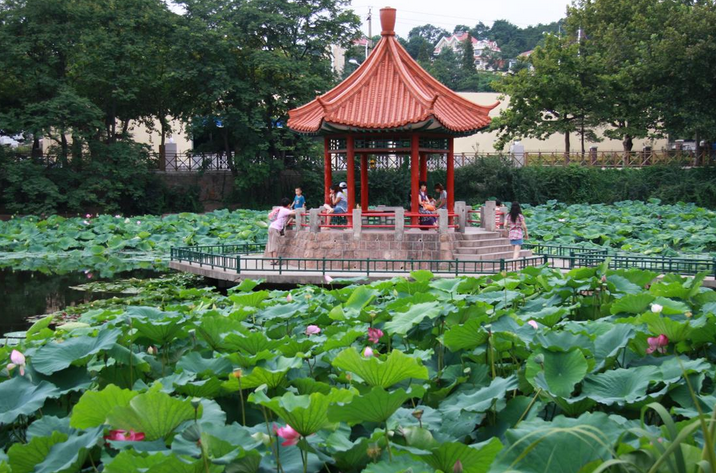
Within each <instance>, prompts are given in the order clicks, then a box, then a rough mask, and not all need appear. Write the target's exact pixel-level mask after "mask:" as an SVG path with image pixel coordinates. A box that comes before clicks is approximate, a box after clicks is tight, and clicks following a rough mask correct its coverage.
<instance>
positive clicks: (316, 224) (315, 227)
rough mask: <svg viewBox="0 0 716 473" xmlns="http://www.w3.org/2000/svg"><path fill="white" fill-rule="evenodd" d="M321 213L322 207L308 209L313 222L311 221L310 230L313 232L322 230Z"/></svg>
mask: <svg viewBox="0 0 716 473" xmlns="http://www.w3.org/2000/svg"><path fill="white" fill-rule="evenodd" d="M319 213H321V210H320V209H311V210H309V211H308V215H310V217H311V222H310V224H311V227H310V232H311V233H318V232H319V231H320V230H321V221H320V218H321V217H319V216H318V214H319Z"/></svg>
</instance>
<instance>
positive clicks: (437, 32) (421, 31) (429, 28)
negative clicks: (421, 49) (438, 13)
mask: <svg viewBox="0 0 716 473" xmlns="http://www.w3.org/2000/svg"><path fill="white" fill-rule="evenodd" d="M415 36H419V37H421V38H424V39H425V40H426V41H427V42H428V43H430V44H431V45H432V46H435V45H436V44H437V43H438V41H440V38H442V37H443V36H450V34H449V33H448V32H447V30H445V29H443V28H440V27H437V26H433V25H430V24H428V25H423V26H416V27H415V28H413V29H411V30H410V31H409V32H408V41H410V39H411V38H413V37H415Z"/></svg>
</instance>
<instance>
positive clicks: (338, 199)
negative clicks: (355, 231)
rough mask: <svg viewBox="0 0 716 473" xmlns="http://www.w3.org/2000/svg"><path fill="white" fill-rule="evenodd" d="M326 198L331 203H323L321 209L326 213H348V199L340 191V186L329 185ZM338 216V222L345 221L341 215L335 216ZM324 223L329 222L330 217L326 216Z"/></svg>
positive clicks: (328, 223)
mask: <svg viewBox="0 0 716 473" xmlns="http://www.w3.org/2000/svg"><path fill="white" fill-rule="evenodd" d="M329 192H330V193H329V195H328V200H330V202H331V204H330V205H329V204H324V205H323V211H324V212H325V213H327V214H345V213H348V199H347V198H346V196H345V194H344V193H343V192H341V188H340V186H338V185H333V186H331V189H330V191H329ZM337 218H340V224H343V223H345V219H344V218H343V217H337ZM326 222H327V223H326V224H327V225H330V224H331V217H327V218H326Z"/></svg>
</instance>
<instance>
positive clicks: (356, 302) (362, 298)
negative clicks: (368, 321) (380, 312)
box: [343, 286, 377, 317]
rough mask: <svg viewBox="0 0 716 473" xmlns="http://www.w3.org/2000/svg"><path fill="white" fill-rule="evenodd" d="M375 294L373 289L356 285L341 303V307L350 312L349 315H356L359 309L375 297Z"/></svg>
mask: <svg viewBox="0 0 716 473" xmlns="http://www.w3.org/2000/svg"><path fill="white" fill-rule="evenodd" d="M376 295H377V292H376V291H375V289H371V288H369V287H366V286H358V287H357V288H356V289H355V290H354V291H353V293H352V294H351V296H350V297H349V298H348V300H347V301H346V302H345V303H344V304H343V309H344V310H345V311H347V312H348V314H350V315H349V317H357V316H358V315H359V314H360V311H361V310H363V308H365V307H366V306H367V305H368V304H370V303H371V302H372V301H373V299H375V297H376Z"/></svg>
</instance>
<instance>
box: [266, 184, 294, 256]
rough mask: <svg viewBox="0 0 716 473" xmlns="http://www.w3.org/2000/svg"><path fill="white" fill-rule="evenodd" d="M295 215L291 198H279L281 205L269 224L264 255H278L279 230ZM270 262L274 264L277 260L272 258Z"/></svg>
mask: <svg viewBox="0 0 716 473" xmlns="http://www.w3.org/2000/svg"><path fill="white" fill-rule="evenodd" d="M295 215H296V212H295V211H293V210H291V199H289V198H287V197H284V198H283V199H281V207H280V208H279V210H278V214H277V215H276V219H275V220H273V221H272V222H271V225H269V230H268V241H267V242H266V250H264V256H265V257H270V258H276V257H277V256H278V249H279V246H280V243H281V240H280V238H281V230H283V227H284V226H286V222H288V219H290V218H291V217H294V216H295ZM271 264H272V265H275V264H277V261H276V260H273V261H271Z"/></svg>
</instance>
